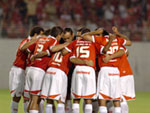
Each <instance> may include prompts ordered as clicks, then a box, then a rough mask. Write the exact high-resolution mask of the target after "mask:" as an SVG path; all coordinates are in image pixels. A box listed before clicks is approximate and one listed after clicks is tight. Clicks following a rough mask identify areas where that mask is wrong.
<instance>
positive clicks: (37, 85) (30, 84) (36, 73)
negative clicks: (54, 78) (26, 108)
mask: <svg viewBox="0 0 150 113" xmlns="http://www.w3.org/2000/svg"><path fill="white" fill-rule="evenodd" d="M44 75H45V71H44V70H43V69H40V68H37V67H29V68H28V70H27V73H26V81H25V90H24V97H25V98H29V93H30V94H32V95H40V93H41V89H42V83H43V78H44Z"/></svg>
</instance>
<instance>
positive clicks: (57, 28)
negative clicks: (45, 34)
mask: <svg viewBox="0 0 150 113" xmlns="http://www.w3.org/2000/svg"><path fill="white" fill-rule="evenodd" d="M62 32H63V29H62V28H61V27H60V26H55V27H53V28H52V29H51V36H53V37H57V36H58V35H60V34H61V33H62Z"/></svg>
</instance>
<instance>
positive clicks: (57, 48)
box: [51, 42, 69, 52]
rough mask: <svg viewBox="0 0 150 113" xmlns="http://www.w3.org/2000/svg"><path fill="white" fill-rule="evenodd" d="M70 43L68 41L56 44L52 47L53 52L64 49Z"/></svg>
mask: <svg viewBox="0 0 150 113" xmlns="http://www.w3.org/2000/svg"><path fill="white" fill-rule="evenodd" d="M68 45H69V43H68V42H66V43H63V44H58V45H56V46H53V47H52V48H51V52H58V51H60V50H62V49H63V48H64V47H66V46H68Z"/></svg>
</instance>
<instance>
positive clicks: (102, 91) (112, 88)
mask: <svg viewBox="0 0 150 113" xmlns="http://www.w3.org/2000/svg"><path fill="white" fill-rule="evenodd" d="M97 95H98V98H99V99H107V100H120V97H121V86H120V72H119V70H118V68H116V67H102V68H101V70H100V72H99V74H98V82H97Z"/></svg>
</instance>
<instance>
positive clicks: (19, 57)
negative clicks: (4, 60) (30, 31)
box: [13, 38, 29, 69]
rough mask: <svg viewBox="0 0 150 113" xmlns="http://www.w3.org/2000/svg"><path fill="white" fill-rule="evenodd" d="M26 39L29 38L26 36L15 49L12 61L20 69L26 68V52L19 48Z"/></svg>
mask: <svg viewBox="0 0 150 113" xmlns="http://www.w3.org/2000/svg"><path fill="white" fill-rule="evenodd" d="M28 41H29V38H26V39H24V40H23V41H22V42H21V43H20V45H19V47H18V50H17V54H16V59H15V61H14V63H13V65H14V66H17V67H20V68H22V69H25V68H26V59H27V56H28V54H27V53H25V52H22V51H21V50H20V49H21V47H22V46H23V45H24V44H25V43H26V42H28Z"/></svg>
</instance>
